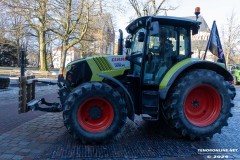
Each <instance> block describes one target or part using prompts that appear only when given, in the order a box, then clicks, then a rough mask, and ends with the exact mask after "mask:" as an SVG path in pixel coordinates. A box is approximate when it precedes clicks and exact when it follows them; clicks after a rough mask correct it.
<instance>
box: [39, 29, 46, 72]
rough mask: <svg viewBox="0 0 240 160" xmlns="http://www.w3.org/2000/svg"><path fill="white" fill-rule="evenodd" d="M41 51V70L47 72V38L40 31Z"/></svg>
mask: <svg viewBox="0 0 240 160" xmlns="http://www.w3.org/2000/svg"><path fill="white" fill-rule="evenodd" d="M39 49H40V50H39V51H40V65H41V66H40V70H41V71H47V70H48V68H47V56H46V38H45V32H44V31H39Z"/></svg>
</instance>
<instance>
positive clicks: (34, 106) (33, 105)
mask: <svg viewBox="0 0 240 160" xmlns="http://www.w3.org/2000/svg"><path fill="white" fill-rule="evenodd" d="M40 104H43V105H46V106H50V107H40ZM27 108H28V109H29V110H32V111H36V110H38V111H44V112H61V111H62V106H61V105H60V104H59V103H49V102H46V100H45V99H44V98H42V99H34V100H32V101H30V102H28V103H27Z"/></svg>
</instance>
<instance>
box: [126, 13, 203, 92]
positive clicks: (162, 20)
mask: <svg viewBox="0 0 240 160" xmlns="http://www.w3.org/2000/svg"><path fill="white" fill-rule="evenodd" d="M200 24H201V22H198V21H193V20H189V19H184V18H175V17H166V16H154V17H142V18H139V19H137V20H135V21H133V22H132V23H131V24H130V25H129V26H128V27H127V28H126V30H127V32H128V33H129V34H130V35H129V36H128V38H127V40H126V43H125V47H126V48H128V51H127V58H128V60H129V61H130V62H131V63H132V65H131V66H132V67H131V74H132V75H133V76H134V77H139V78H140V81H141V83H142V84H143V85H151V86H156V87H157V88H158V86H159V83H160V81H161V79H162V78H163V76H164V75H165V73H166V72H167V71H168V70H169V69H170V68H171V67H172V66H173V65H174V64H176V63H177V62H179V61H182V60H184V59H187V58H190V57H191V54H192V52H191V34H197V32H198V28H199V25H200Z"/></svg>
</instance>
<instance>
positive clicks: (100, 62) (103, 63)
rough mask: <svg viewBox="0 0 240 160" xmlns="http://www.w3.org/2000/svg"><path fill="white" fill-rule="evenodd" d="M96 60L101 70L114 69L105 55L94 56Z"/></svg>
mask: <svg viewBox="0 0 240 160" xmlns="http://www.w3.org/2000/svg"><path fill="white" fill-rule="evenodd" d="M93 60H94V62H95V63H96V64H97V66H98V68H99V69H100V71H109V70H112V66H111V65H110V64H109V63H108V61H107V60H106V59H105V58H103V57H97V58H93Z"/></svg>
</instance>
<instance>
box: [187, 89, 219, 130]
mask: <svg viewBox="0 0 240 160" xmlns="http://www.w3.org/2000/svg"><path fill="white" fill-rule="evenodd" d="M221 105H222V104H221V97H220V95H219V93H218V91H217V90H216V89H214V88H213V87H211V86H209V85H200V86H197V87H195V88H193V89H192V90H191V91H190V92H189V93H188V95H187V97H186V99H185V102H184V113H185V115H186V117H187V119H188V121H189V122H190V123H192V124H193V125H195V126H198V127H205V126H208V125H210V124H212V123H213V122H214V121H215V120H216V119H217V118H218V116H219V114H220V112H221Z"/></svg>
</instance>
